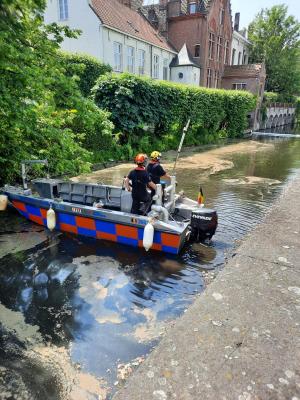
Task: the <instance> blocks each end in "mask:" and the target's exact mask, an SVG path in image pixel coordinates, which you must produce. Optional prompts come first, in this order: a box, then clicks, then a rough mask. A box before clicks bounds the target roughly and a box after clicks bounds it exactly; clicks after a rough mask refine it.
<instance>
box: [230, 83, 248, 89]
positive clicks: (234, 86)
mask: <svg viewBox="0 0 300 400" xmlns="http://www.w3.org/2000/svg"><path fill="white" fill-rule="evenodd" d="M232 89H233V90H246V89H247V84H246V83H233V84H232Z"/></svg>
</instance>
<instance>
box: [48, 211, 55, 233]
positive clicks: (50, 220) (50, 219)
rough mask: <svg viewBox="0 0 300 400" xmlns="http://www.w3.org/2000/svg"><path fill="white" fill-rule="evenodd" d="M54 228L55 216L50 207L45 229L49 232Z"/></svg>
mask: <svg viewBox="0 0 300 400" xmlns="http://www.w3.org/2000/svg"><path fill="white" fill-rule="evenodd" d="M55 227H56V214H55V211H54V210H53V208H52V205H51V206H50V208H49V210H48V211H47V228H48V229H50V231H53V229H54V228H55Z"/></svg>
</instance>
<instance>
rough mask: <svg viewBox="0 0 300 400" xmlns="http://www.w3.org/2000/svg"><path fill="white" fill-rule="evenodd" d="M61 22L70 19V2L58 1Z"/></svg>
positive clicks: (65, 0)
mask: <svg viewBox="0 0 300 400" xmlns="http://www.w3.org/2000/svg"><path fill="white" fill-rule="evenodd" d="M58 8H59V20H60V21H65V20H66V19H68V18H69V7H68V0H58Z"/></svg>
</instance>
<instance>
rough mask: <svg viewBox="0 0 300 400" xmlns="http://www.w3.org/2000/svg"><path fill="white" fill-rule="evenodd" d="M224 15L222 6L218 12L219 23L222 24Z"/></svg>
mask: <svg viewBox="0 0 300 400" xmlns="http://www.w3.org/2000/svg"><path fill="white" fill-rule="evenodd" d="M224 17H225V10H224V8H221V9H220V14H219V23H220V25H224Z"/></svg>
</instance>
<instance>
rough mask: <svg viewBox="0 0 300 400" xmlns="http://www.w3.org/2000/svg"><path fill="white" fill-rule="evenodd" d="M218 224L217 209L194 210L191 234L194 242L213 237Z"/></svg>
mask: <svg viewBox="0 0 300 400" xmlns="http://www.w3.org/2000/svg"><path fill="white" fill-rule="evenodd" d="M217 226H218V215H217V212H216V211H215V210H212V209H209V208H199V209H197V210H193V211H192V215H191V236H190V239H191V240H192V241H193V242H202V241H204V240H205V239H211V238H212V237H213V235H214V234H215V232H216V229H217Z"/></svg>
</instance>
